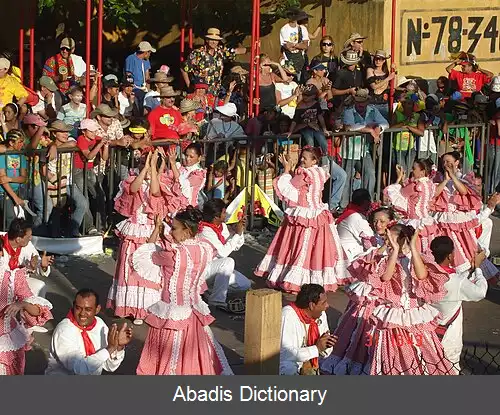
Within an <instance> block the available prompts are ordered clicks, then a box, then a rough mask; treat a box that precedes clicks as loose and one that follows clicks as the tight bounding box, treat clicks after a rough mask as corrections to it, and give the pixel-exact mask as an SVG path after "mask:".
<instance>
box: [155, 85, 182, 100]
mask: <svg viewBox="0 0 500 415" xmlns="http://www.w3.org/2000/svg"><path fill="white" fill-rule="evenodd" d="M158 92H159V93H160V98H172V97H176V96H179V95H180V94H181V91H176V90H175V89H174V88H172V87H171V86H165V87H163V88H160V90H159V91H158Z"/></svg>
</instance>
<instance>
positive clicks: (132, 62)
mask: <svg viewBox="0 0 500 415" xmlns="http://www.w3.org/2000/svg"><path fill="white" fill-rule="evenodd" d="M150 69H151V63H150V62H149V61H147V60H144V59H141V58H139V57H138V56H137V53H132V55H129V56H128V57H127V59H125V72H130V73H131V74H132V76H133V77H134V83H135V86H136V87H138V88H142V87H143V86H144V85H145V83H146V79H145V77H146V72H147V71H149V70H150Z"/></svg>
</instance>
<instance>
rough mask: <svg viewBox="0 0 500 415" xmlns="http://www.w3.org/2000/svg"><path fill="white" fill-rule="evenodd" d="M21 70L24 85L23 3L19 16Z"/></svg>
mask: <svg viewBox="0 0 500 415" xmlns="http://www.w3.org/2000/svg"><path fill="white" fill-rule="evenodd" d="M19 71H20V72H21V83H22V84H23V85H24V8H23V5H22V4H21V5H20V16H19Z"/></svg>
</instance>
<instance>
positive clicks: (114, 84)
mask: <svg viewBox="0 0 500 415" xmlns="http://www.w3.org/2000/svg"><path fill="white" fill-rule="evenodd" d="M103 85H104V88H118V87H119V86H120V84H119V83H118V82H117V81H115V80H114V79H110V80H109V81H105V82H103Z"/></svg>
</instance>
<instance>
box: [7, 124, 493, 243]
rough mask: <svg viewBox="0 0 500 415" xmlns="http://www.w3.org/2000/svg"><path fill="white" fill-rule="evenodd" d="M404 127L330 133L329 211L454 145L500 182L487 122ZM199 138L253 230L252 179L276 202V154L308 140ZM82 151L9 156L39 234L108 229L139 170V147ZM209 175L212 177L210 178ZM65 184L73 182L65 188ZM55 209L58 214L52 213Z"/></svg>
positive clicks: (466, 161) (469, 164)
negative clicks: (91, 158) (413, 130)
mask: <svg viewBox="0 0 500 415" xmlns="http://www.w3.org/2000/svg"><path fill="white" fill-rule="evenodd" d="M407 132H408V130H405V129H400V128H399V129H395V128H389V129H386V130H385V131H383V133H382V134H381V136H380V141H379V142H378V143H377V142H375V140H374V138H373V136H372V135H371V134H370V133H365V132H359V131H341V132H334V133H333V134H332V135H331V136H330V137H327V140H328V142H329V157H328V159H327V158H323V160H322V161H323V162H325V161H327V162H328V163H329V170H330V174H331V180H330V181H329V182H327V184H326V186H325V192H324V201H325V202H328V204H329V206H330V209H334V208H335V207H337V206H339V205H340V206H342V207H345V206H346V205H347V203H348V202H349V198H350V195H351V194H352V191H353V190H355V189H356V188H359V187H362V188H366V189H368V190H369V192H370V194H371V195H372V198H373V200H380V199H381V198H382V190H383V189H384V187H385V186H387V185H388V184H391V183H393V182H394V181H395V176H394V174H395V171H394V166H395V164H396V162H397V163H398V164H400V165H401V166H402V167H403V168H404V169H405V171H406V176H407V177H409V176H410V173H411V168H412V163H413V160H414V159H415V158H430V159H432V160H433V162H435V163H438V164H439V157H440V156H442V155H443V154H444V153H445V152H447V151H451V150H457V151H458V152H459V153H460V154H461V155H462V160H463V167H462V172H463V173H468V172H469V171H471V170H473V171H474V172H475V173H477V174H479V175H481V177H482V178H483V189H484V191H483V196H484V198H486V197H487V196H488V194H489V193H492V191H493V189H494V188H495V186H496V184H497V183H498V181H499V179H500V177H499V176H498V174H497V170H498V171H499V172H500V151H497V150H498V146H497V145H496V143H494V145H490V144H489V140H488V132H489V126H488V125H484V124H457V125H453V124H450V125H449V126H448V131H446V132H443V131H442V130H440V129H439V128H437V127H430V128H427V129H426V130H425V132H424V134H423V135H422V136H416V135H411V136H410V137H409V140H408V146H407V147H405V146H404V145H403V146H402V145H401V143H402V142H404V139H405V137H403V136H402V135H400V134H402V133H405V136H406V138H408V135H407V134H406V133H407ZM198 142H199V143H200V144H201V145H202V147H203V159H202V166H203V167H204V168H207V169H209V168H213V167H212V166H213V165H214V163H215V162H217V161H221V160H222V161H226V162H227V163H228V165H230V166H231V167H233V165H234V174H233V175H228V174H227V173H226V174H224V176H223V180H222V182H223V186H222V187H223V188H224V192H223V193H225V194H226V196H227V197H226V201H227V202H230V201H231V198H232V197H234V196H235V195H237V194H238V192H241V191H242V190H243V189H247V193H245V205H246V206H247V207H248V211H247V212H248V215H249V227H250V228H251V229H252V228H254V226H255V225H256V215H255V186H254V184H258V185H259V187H260V188H261V189H262V191H263V192H264V193H265V194H267V195H268V196H269V197H270V198H271V199H272V200H273V201H274V202H275V203H277V204H279V201H278V199H277V197H276V195H275V192H274V189H273V186H272V181H273V179H274V178H275V177H277V176H278V175H279V174H280V172H281V171H282V166H281V165H280V163H279V162H278V155H279V154H280V153H282V152H285V153H288V154H290V155H291V156H292V158H293V159H294V162H297V163H300V160H299V159H298V158H299V149H300V148H301V147H302V144H303V142H305V141H304V140H303V138H302V137H301V136H300V135H292V136H290V137H288V136H287V135H263V136H258V137H247V136H244V137H231V138H215V139H204V140H200V141H198ZM186 144H187V143H186V142H183V141H181V140H179V141H173V142H169V143H165V142H164V141H163V142H161V143H155V142H154V141H153V146H156V145H158V146H162V147H164V146H172V145H175V146H176V147H178V149H179V150H178V152H179V153H180V148H182V147H185V146H186ZM316 144H317V143H316ZM77 152H78V150H77V149H76V148H66V149H58V151H57V159H56V161H52V162H51V168H50V169H49V168H48V167H49V165H48V164H49V163H48V161H49V160H48V157H47V150H46V149H42V150H35V151H30V152H22V153H19V152H11V151H9V152H8V153H7V154H9V155H16V154H17V155H22V156H25V157H26V158H27V180H26V183H25V184H22V185H20V186H19V188H18V189H17V190H16V192H15V193H16V195H17V196H18V197H19V198H20V199H21V200H28V201H29V204H30V210H31V211H33V213H35V217H34V218H33V222H34V225H35V226H34V230H35V232H37V233H40V234H43V233H46V234H47V233H48V234H49V235H50V236H54V237H55V236H58V235H59V234H60V233H61V232H59V229H60V228H61V223H62V222H61V220H60V219H61V218H66V219H67V220H68V221H69V222H68V226H69V228H72V230H73V231H75V228H76V226H77V224H76V223H75V220H76V221H77V222H79V221H80V219H81V223H80V224H81V229H82V231H83V232H82V233H83V234H87V233H88V231H89V230H92V229H93V228H96V229H97V230H100V231H106V230H108V229H110V226H112V225H113V222H114V220H113V218H114V216H115V215H114V197H115V195H116V194H117V191H118V185H119V183H120V181H121V180H123V179H125V178H126V177H127V176H128V172H129V169H131V168H136V167H137V165H138V162H139V159H140V151H139V150H133V149H127V148H121V147H111V148H110V151H109V159H108V160H107V161H106V162H104V161H100V160H99V157H97V158H96V159H95V163H94V167H93V168H92V169H90V168H87V163H84V168H83V169H76V168H75V167H74V158H75V154H76V153H77ZM497 152H498V155H497ZM497 164H498V167H497ZM168 168H169V166H168ZM49 170H50V171H52V173H51V172H50V171H49ZM49 176H50V177H51V178H50V179H49ZM209 177H210V175H209V174H207V181H208V179H209ZM65 181H67V182H68V185H69V187H65V186H64V182H65ZM344 181H345V185H344V189H343V192H340V191H339V187H340V185H341V184H342V182H344ZM231 183H234V185H233V186H232V185H231ZM227 184H228V185H227ZM209 185H210V183H209ZM211 185H213V183H211ZM14 186H15V185H14ZM209 187H211V186H209ZM2 190H3V192H1V195H0V196H1V197H2V204H1V208H2V213H3V214H2V222H1V224H2V229H3V230H5V229H7V227H8V224H9V223H10V221H11V220H12V218H13V217H14V203H13V198H12V197H11V195H8V196H6V192H5V189H4V186H2ZM229 190H232V194H231V195H227V192H228V191H229ZM89 195H90V197H89ZM206 197H213V192H211V193H210V194H206ZM67 201H69V202H70V203H66V202H67ZM63 202H64V203H63ZM68 206H69V208H68ZM281 206H282V205H281ZM54 209H56V211H57V212H56V213H58V214H57V215H55V214H52V213H53V212H54ZM82 212H84V213H83V218H82ZM26 215H27V216H29V214H26ZM72 221H73V222H72ZM259 223H260V222H259ZM259 223H257V224H259ZM73 233H75V232H73ZM66 234H68V232H66Z"/></svg>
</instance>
